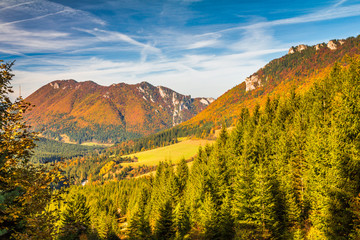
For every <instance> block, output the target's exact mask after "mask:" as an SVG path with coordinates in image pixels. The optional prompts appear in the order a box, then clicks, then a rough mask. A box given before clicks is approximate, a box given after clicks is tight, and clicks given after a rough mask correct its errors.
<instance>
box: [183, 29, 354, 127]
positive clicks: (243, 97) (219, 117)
mask: <svg viewBox="0 0 360 240" xmlns="http://www.w3.org/2000/svg"><path fill="white" fill-rule="evenodd" d="M358 54H360V35H359V36H358V37H350V38H347V39H346V40H331V41H329V42H328V43H321V44H317V45H314V46H307V45H299V46H296V47H291V48H290V50H289V53H288V54H287V55H285V56H283V57H281V58H279V59H274V60H272V61H271V62H269V63H268V64H267V65H266V66H264V67H263V68H261V69H259V70H258V71H257V72H256V73H254V74H253V75H251V76H249V77H248V78H247V79H246V80H245V81H244V82H242V83H240V84H239V85H237V86H235V87H234V88H232V89H230V90H229V91H227V92H226V93H225V94H223V95H222V96H220V97H219V98H218V99H216V101H214V102H213V103H212V104H211V105H210V106H209V107H208V108H206V109H205V110H204V111H203V112H201V113H200V114H198V115H196V116H195V117H194V118H192V119H191V120H189V121H187V122H184V123H183V124H182V126H185V127H186V128H193V127H195V126H201V125H203V124H205V123H209V122H211V123H213V124H215V125H221V123H222V122H224V121H225V122H227V124H228V125H230V124H233V123H234V121H235V120H236V119H237V116H239V114H240V112H241V109H242V108H243V107H248V108H250V109H251V108H253V107H254V106H255V105H256V104H257V103H259V104H260V105H262V103H264V102H265V100H266V98H267V96H269V95H270V96H271V95H282V94H284V93H286V92H289V91H287V90H289V89H290V88H293V87H295V88H297V89H298V90H300V91H303V90H305V89H308V88H309V87H310V86H311V85H312V84H313V83H314V82H316V80H317V79H318V78H320V77H322V76H325V75H326V74H327V73H328V72H329V69H330V67H331V66H332V65H333V64H334V63H335V62H337V61H342V60H343V59H344V58H345V56H354V55H358ZM216 123H217V124H216Z"/></svg>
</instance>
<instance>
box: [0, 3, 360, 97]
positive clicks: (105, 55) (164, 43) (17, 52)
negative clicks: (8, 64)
mask: <svg viewBox="0 0 360 240" xmlns="http://www.w3.org/2000/svg"><path fill="white" fill-rule="evenodd" d="M195 1H196V0H195ZM195 1H164V2H161V3H160V2H152V3H151V4H150V5H151V7H150V8H149V9H148V8H146V4H147V3H146V4H145V5H144V3H143V2H142V1H135V0H134V1H123V2H120V3H119V2H117V1H105V2H104V4H105V5H108V6H111V7H114V8H115V7H116V6H117V7H119V6H120V5H123V4H124V5H125V6H124V7H123V6H121V7H123V9H121V11H119V12H121V13H122V11H126V12H125V14H124V16H122V15H121V14H120V15H119V16H115V17H118V19H122V20H123V21H117V22H114V23H111V24H108V22H107V21H105V20H104V19H102V18H100V17H97V16H94V15H93V14H91V13H89V12H86V11H81V10H78V9H74V8H70V7H68V6H65V5H61V4H58V3H54V2H51V1H46V0H34V1H26V0H3V1H1V2H0V13H1V14H0V52H1V53H3V54H8V55H14V56H18V57H19V59H18V60H17V64H16V65H15V66H16V68H15V70H16V72H15V73H16V77H15V79H16V80H15V83H16V84H20V83H21V84H22V86H24V87H23V88H22V89H23V92H24V94H29V93H31V92H32V91H34V90H36V88H38V87H39V86H40V85H41V84H45V83H47V82H50V81H52V80H55V79H69V78H72V79H76V80H79V81H82V80H90V79H91V80H95V81H97V82H99V83H101V84H104V85H109V84H111V83H113V82H128V83H135V82H139V81H149V82H151V83H153V84H155V85H165V86H168V87H171V88H174V89H175V90H177V91H179V92H182V93H186V94H192V95H193V96H213V97H217V96H219V95H220V94H222V93H223V92H225V91H226V90H228V89H229V88H231V87H233V86H235V85H236V84H238V83H240V82H242V81H243V80H244V79H245V78H246V77H247V76H249V75H251V74H252V73H253V72H255V71H256V70H258V68H259V67H262V66H263V65H264V64H266V62H267V61H268V60H269V59H268V58H270V57H269V56H271V57H278V56H281V55H282V54H284V53H286V51H287V49H288V48H289V46H291V43H289V42H284V41H281V40H279V37H278V36H277V35H276V34H277V32H276V31H277V29H280V28H281V26H288V25H289V26H291V25H295V24H298V25H299V26H300V24H304V23H312V22H322V21H327V20H333V19H340V18H346V17H352V16H360V4H350V3H349V2H350V1H346V0H340V1H338V2H336V3H334V4H332V5H331V6H327V7H322V8H317V9H309V8H308V9H306V11H303V14H299V12H297V14H298V15H296V16H294V15H293V14H292V17H287V18H282V19H279V18H266V16H259V15H257V16H256V17H251V22H247V21H248V20H249V19H250V18H243V17H241V18H239V17H238V15H243V14H242V13H241V14H240V13H239V14H238V15H236V16H237V17H238V18H239V19H240V20H239V21H238V22H236V21H231V23H227V24H222V23H210V24H207V23H206V21H208V19H207V16H206V15H204V16H200V15H201V12H200V11H201V10H198V11H197V12H196V11H192V9H190V7H189V6H192V4H191V2H195ZM145 2H146V1H145ZM126 4H127V5H126ZM198 4H201V2H199V3H196V4H193V5H198ZM101 6H102V5H101ZM93 7H94V6H93ZM5 10H11V11H5ZM105 10H106V11H109V12H111V13H112V14H113V13H114V12H112V9H105ZM94 12H97V11H94ZM197 13H199V14H197ZM114 14H115V13H114ZM117 14H119V13H118V12H117ZM249 14H250V13H249ZM252 14H253V13H252ZM175 15H176V16H175ZM247 16H249V15H247ZM251 16H253V15H251ZM290 16H291V15H290ZM139 19H140V20H139ZM191 19H195V20H196V21H198V22H199V24H198V25H196V24H190V20H191ZM267 19H273V20H267ZM107 20H109V18H108V19H107ZM196 21H195V22H196ZM202 21H204V22H205V23H204V22H202ZM134 22H135V23H134ZM131 24H133V25H131ZM128 25H129V26H128ZM135 26H136V27H135ZM297 27H298V26H297ZM215 29H216V30H215ZM294 31H295V30H294ZM9 36H11V37H9ZM34 55H35V56H34ZM189 86H190V87H189Z"/></svg>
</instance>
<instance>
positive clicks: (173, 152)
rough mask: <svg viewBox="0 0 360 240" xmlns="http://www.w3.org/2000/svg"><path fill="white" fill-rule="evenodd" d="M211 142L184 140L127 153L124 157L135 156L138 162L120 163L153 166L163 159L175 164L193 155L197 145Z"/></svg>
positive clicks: (196, 150)
mask: <svg viewBox="0 0 360 240" xmlns="http://www.w3.org/2000/svg"><path fill="white" fill-rule="evenodd" d="M213 142H214V141H211V140H184V141H182V142H179V143H176V144H173V145H170V146H165V147H161V148H156V149H153V150H148V151H144V152H139V153H134V154H130V155H127V156H126V157H134V156H136V157H137V158H138V162H133V163H122V164H121V165H123V166H133V167H135V166H139V165H144V164H145V165H147V166H155V165H158V163H159V162H160V161H165V160H168V161H171V162H172V163H174V164H176V163H178V162H179V161H180V160H181V159H182V158H185V159H190V158H191V157H194V156H195V155H196V153H197V152H198V149H199V146H205V145H206V144H212V143H213Z"/></svg>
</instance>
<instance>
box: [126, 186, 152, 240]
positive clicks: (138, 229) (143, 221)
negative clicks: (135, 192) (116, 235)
mask: <svg viewBox="0 0 360 240" xmlns="http://www.w3.org/2000/svg"><path fill="white" fill-rule="evenodd" d="M147 201H148V193H147V191H146V190H145V189H142V191H141V193H140V198H139V200H138V203H137V205H136V207H135V210H134V213H133V214H132V216H131V218H130V222H129V227H128V229H127V235H128V238H129V240H148V239H151V228H150V224H149V220H148V218H147V217H146V214H145V208H146V203H147Z"/></svg>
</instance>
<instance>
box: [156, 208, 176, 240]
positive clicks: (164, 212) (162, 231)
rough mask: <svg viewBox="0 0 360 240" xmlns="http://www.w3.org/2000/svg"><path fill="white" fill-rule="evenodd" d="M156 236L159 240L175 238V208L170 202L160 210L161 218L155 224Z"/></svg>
mask: <svg viewBox="0 0 360 240" xmlns="http://www.w3.org/2000/svg"><path fill="white" fill-rule="evenodd" d="M154 235H155V238H156V239H157V240H169V239H174V238H175V226H174V218H173V207H172V204H171V202H170V201H167V202H166V203H165V205H164V206H163V207H162V208H161V209H160V214H159V218H158V219H157V221H156V224H155V230H154Z"/></svg>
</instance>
